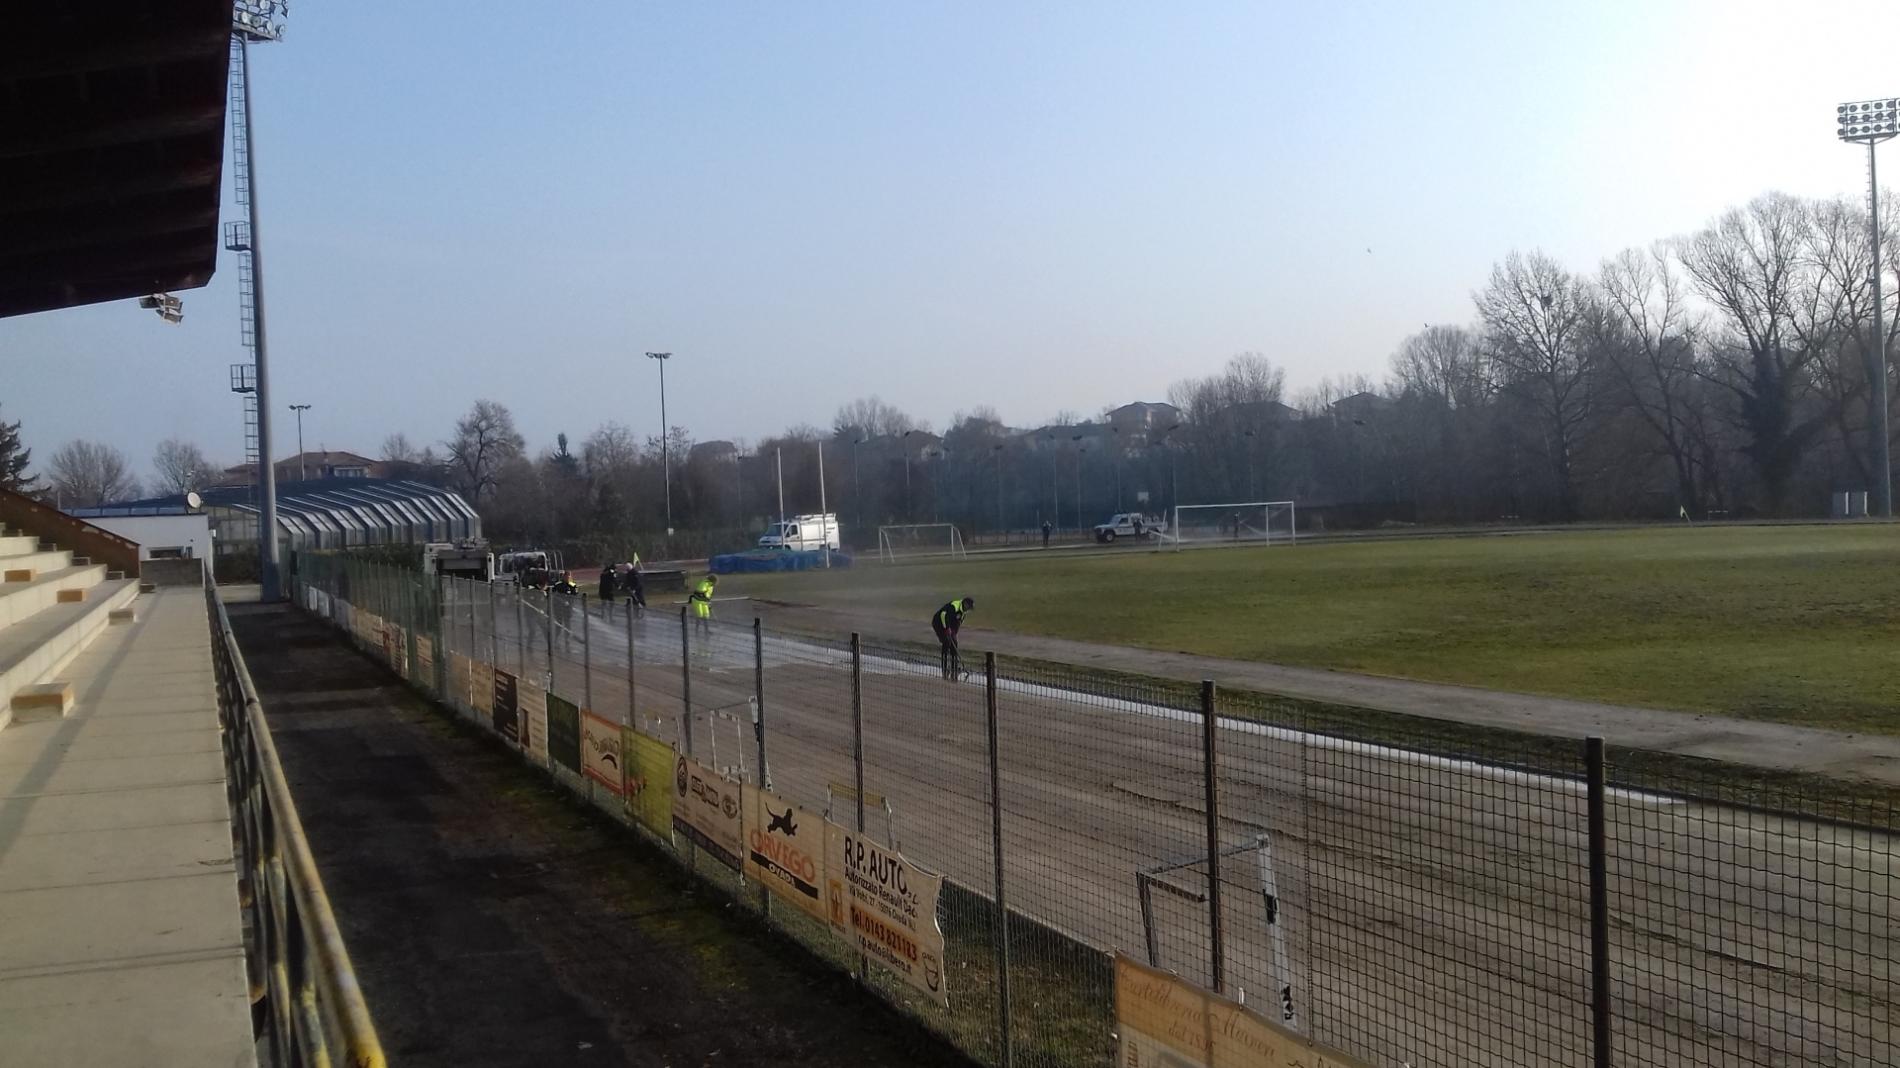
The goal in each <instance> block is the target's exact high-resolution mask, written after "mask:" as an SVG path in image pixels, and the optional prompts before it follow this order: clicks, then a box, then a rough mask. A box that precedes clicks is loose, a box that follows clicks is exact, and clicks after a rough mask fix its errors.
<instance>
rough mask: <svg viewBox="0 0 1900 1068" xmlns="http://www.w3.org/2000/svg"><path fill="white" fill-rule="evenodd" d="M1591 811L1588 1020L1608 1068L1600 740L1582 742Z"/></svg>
mask: <svg viewBox="0 0 1900 1068" xmlns="http://www.w3.org/2000/svg"><path fill="white" fill-rule="evenodd" d="M1583 746H1584V760H1585V764H1586V766H1587V768H1588V774H1589V810H1590V1018H1591V1023H1592V1025H1593V1031H1592V1035H1593V1038H1592V1041H1591V1047H1592V1050H1593V1052H1594V1054H1595V1058H1594V1060H1593V1061H1592V1063H1593V1064H1595V1065H1596V1068H1610V1012H1611V1006H1610V872H1609V849H1608V845H1607V835H1606V834H1605V833H1604V826H1603V825H1604V818H1603V799H1604V794H1605V793H1606V791H1605V789H1604V775H1603V739H1601V738H1588V739H1585V740H1584V743H1583Z"/></svg>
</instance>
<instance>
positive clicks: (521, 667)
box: [510, 580, 528, 678]
mask: <svg viewBox="0 0 1900 1068" xmlns="http://www.w3.org/2000/svg"><path fill="white" fill-rule="evenodd" d="M510 588H511V589H513V590H514V598H515V677H516V678H525V677H527V674H528V631H527V628H526V627H524V626H523V625H522V621H521V583H520V581H519V580H517V581H516V583H515V585H514V586H512V587H510Z"/></svg>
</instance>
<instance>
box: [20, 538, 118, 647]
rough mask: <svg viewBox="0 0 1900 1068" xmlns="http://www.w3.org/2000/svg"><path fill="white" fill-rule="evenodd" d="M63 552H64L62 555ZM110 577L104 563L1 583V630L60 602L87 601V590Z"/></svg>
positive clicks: (57, 569)
mask: <svg viewBox="0 0 1900 1068" xmlns="http://www.w3.org/2000/svg"><path fill="white" fill-rule="evenodd" d="M62 555H63V554H62ZM105 577H106V569H105V566H104V565H102V564H94V565H92V566H90V567H61V568H56V569H53V570H50V571H42V572H40V573H39V574H37V575H35V576H33V581H31V582H11V583H6V584H4V585H0V630H4V629H5V628H6V627H8V626H11V625H13V624H15V623H18V622H20V621H21V620H25V619H29V618H31V617H32V616H33V615H34V614H35V613H37V612H43V611H45V610H46V609H48V608H51V607H53V606H54V605H57V604H60V603H72V602H75V601H81V602H83V601H85V600H86V599H87V596H88V595H87V593H86V591H87V590H90V589H92V588H93V587H95V586H97V585H99V583H100V582H102V581H104V580H105Z"/></svg>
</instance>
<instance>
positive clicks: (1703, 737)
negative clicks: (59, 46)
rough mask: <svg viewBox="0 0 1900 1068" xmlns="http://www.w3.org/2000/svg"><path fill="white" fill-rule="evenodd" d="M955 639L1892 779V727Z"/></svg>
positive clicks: (749, 609)
mask: <svg viewBox="0 0 1900 1068" xmlns="http://www.w3.org/2000/svg"><path fill="white" fill-rule="evenodd" d="M728 611H729V614H731V615H734V616H743V617H744V618H747V619H750V618H751V617H752V616H754V615H757V616H759V617H761V618H763V619H765V620H766V621H767V623H768V624H770V623H772V622H774V621H779V620H783V621H785V622H788V623H794V624H795V625H796V626H798V628H799V629H801V630H814V629H815V630H820V631H823V632H827V633H834V634H838V635H847V634H850V633H851V632H852V631H860V632H862V633H865V634H882V633H894V634H901V635H904V636H906V637H907V638H909V639H910V640H912V641H924V642H928V641H930V640H931V636H930V631H929V628H928V627H926V626H924V625H923V623H922V622H920V620H918V619H906V618H897V617H893V616H889V615H885V614H882V613H880V612H877V611H874V610H871V609H865V608H849V609H847V608H841V607H831V606H822V605H781V604H776V603H773V602H753V601H743V600H736V601H735V602H734V603H733V605H732V606H731V608H730V609H729V610H728ZM926 611H928V609H926ZM963 640H964V644H965V645H968V646H971V647H974V648H980V649H996V650H1005V649H1007V650H1009V651H1010V653H1011V654H1013V655H1015V656H1024V657H1035V658H1038V659H1043V660H1052V661H1056V662H1059V663H1066V664H1076V665H1079V666H1083V667H1102V668H1109V669H1112V670H1115V671H1124V672H1133V673H1136V674H1142V675H1154V676H1158V677H1161V678H1171V679H1184V680H1188V681H1193V682H1198V681H1200V680H1201V679H1213V680H1214V681H1215V682H1218V683H1220V684H1221V685H1223V686H1237V687H1240V688H1242V689H1250V690H1261V691H1264V692H1267V693H1277V694H1285V695H1287V696H1290V697H1304V698H1307V699H1310V700H1315V701H1327V702H1332V703H1336V704H1344V705H1354V706H1358V707H1361V708H1377V709H1382V710H1385V711H1388V712H1401V713H1405V714H1408V715H1416V716H1428V717H1431V718H1434V719H1446V720H1454V721H1457V722H1461V723H1474V724H1481V725H1485V726H1492V727H1504V728H1507V729H1510V730H1518V731H1528V732H1531V733H1534V734H1550V735H1557V736H1560V737H1565V738H1583V737H1588V736H1592V735H1594V736H1596V737H1600V738H1603V739H1604V740H1605V741H1607V742H1608V743H1609V744H1611V745H1617V746H1626V747H1629V748H1632V749H1649V750H1653V751H1655V752H1661V753H1675V754H1679V755H1682V756H1695V757H1706V758H1708V759H1712V760H1726V761H1729V762H1731V763H1736V764H1747V765H1751V766H1753V767H1760V768H1771V769H1775V770H1783V771H1799V772H1811V773H1814V774H1818V775H1833V776H1841V777H1847V778H1858V779H1865V780H1868V781H1870V782H1875V783H1881V784H1885V785H1900V737H1896V736H1892V735H1870V734H1849V733H1844V732H1841V731H1830V730H1822V729H1819V728H1814V727H1797V726H1792V725H1789V724H1785V723H1767V722H1762V721H1759V720H1743V719H1734V718H1730V717H1725V716H1715V715H1709V714H1707V713H1702V712H1674V711H1668V710H1664V709H1655V708H1630V707H1626V706H1623V705H1608V704H1603V703H1601V702H1597V701H1578V700H1573V699H1569V698H1563V697H1551V696H1547V695H1543V694H1523V693H1508V692H1505V691H1502V690H1486V689H1480V688H1478V687H1474V686H1457V685H1453V684H1450V683H1442V682H1421V681H1419V680H1416V679H1400V678H1390V677H1387V676H1383V675H1362V674H1358V673H1355V672H1350V671H1331V670H1327V669H1325V668H1305V667H1290V666H1287V665H1283V664H1268V663H1262V662H1258V661H1251V660H1226V659H1222V658H1219V657H1211V656H1200V655H1198V654H1194V653H1187V652H1173V653H1170V652H1164V651H1161V650H1156V649H1134V648H1130V647H1128V646H1123V645H1103V644H1100V643H1097V642H1080V641H1072V640H1069V639H1066V638H1050V637H1045V636H1042V635H1033V634H1014V633H1008V632H1003V631H993V630H986V629H984V628H982V627H980V626H979V627H965V628H964V639H963Z"/></svg>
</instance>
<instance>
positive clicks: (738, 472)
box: [732, 449, 746, 533]
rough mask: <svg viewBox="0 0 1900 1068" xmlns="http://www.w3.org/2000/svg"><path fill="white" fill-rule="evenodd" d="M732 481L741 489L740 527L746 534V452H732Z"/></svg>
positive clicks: (736, 450)
mask: <svg viewBox="0 0 1900 1068" xmlns="http://www.w3.org/2000/svg"><path fill="white" fill-rule="evenodd" d="M732 481H733V483H734V484H735V485H737V486H738V488H739V493H738V496H739V507H738V513H739V514H738V526H739V531H740V533H744V532H745V529H746V526H745V450H743V449H734V450H732Z"/></svg>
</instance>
